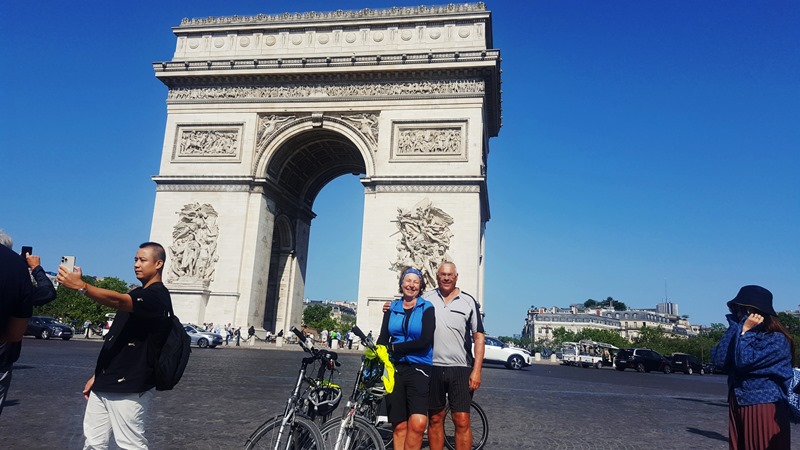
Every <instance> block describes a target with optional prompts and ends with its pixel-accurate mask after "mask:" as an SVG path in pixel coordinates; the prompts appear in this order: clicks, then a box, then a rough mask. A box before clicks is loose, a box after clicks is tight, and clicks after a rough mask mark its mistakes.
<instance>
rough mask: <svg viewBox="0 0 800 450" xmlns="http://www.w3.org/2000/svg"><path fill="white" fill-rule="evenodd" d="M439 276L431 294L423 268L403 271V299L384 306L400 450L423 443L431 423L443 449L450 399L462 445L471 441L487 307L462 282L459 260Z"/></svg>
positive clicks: (433, 438) (431, 435) (390, 399)
mask: <svg viewBox="0 0 800 450" xmlns="http://www.w3.org/2000/svg"><path fill="white" fill-rule="evenodd" d="M436 280H437V283H438V285H439V286H438V287H437V288H436V289H433V290H430V291H428V292H425V280H424V278H423V276H422V273H420V271H419V270H417V269H413V268H410V269H407V270H405V271H404V272H403V273H402V275H401V276H400V293H401V294H402V295H403V296H402V298H400V299H398V300H395V301H393V302H387V303H386V304H385V305H384V316H383V324H382V325H381V333H380V336H379V338H378V342H377V343H378V344H383V345H386V346H387V348H388V349H389V352H390V354H391V355H392V359H393V360H394V362H395V368H396V370H397V372H396V373H395V388H394V391H393V392H392V393H391V394H390V395H388V396H387V406H388V417H389V421H390V422H391V423H392V426H393V429H394V449H395V450H416V449H419V448H421V447H422V435H423V433H424V432H425V428H426V426H427V427H428V441H429V444H430V448H431V450H440V449H442V448H443V447H444V417H445V408H446V406H447V403H448V402H449V404H450V408H451V412H452V417H453V423H454V425H455V428H456V448H457V449H458V450H467V449H470V448H471V447H472V429H471V428H470V417H469V411H470V403H471V401H472V392H474V391H475V390H476V389H478V388H479V387H480V385H481V366H482V365H483V354H484V330H483V320H482V319H481V314H480V306H479V305H478V303H477V302H476V301H475V298H474V297H472V296H471V295H469V294H467V293H466V292H462V291H461V289H459V288H458V287H456V282H457V281H458V272H457V270H456V266H455V264H453V263H452V262H443V263H442V264H440V265H439V270H438V271H437V273H436ZM473 342H474V344H475V356H474V358H473V355H472V344H473ZM428 417H430V425H429V426H428Z"/></svg>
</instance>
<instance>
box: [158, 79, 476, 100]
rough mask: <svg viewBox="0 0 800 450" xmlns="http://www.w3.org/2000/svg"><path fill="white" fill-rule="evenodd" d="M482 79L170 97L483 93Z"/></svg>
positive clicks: (190, 91) (174, 94)
mask: <svg viewBox="0 0 800 450" xmlns="http://www.w3.org/2000/svg"><path fill="white" fill-rule="evenodd" d="M484 89H485V86H484V82H483V81H482V80H475V79H468V80H466V79H465V80H440V81H428V80H421V81H400V82H382V83H381V82H378V83H345V84H341V83H340V84H321V83H320V84H275V85H264V86H214V87H176V88H172V89H170V90H169V94H167V99H168V100H224V99H247V98H254V99H262V98H313V97H374V96H406V95H437V94H481V95H482V94H483V93H484Z"/></svg>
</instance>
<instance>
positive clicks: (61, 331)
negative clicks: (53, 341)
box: [25, 316, 75, 341]
mask: <svg viewBox="0 0 800 450" xmlns="http://www.w3.org/2000/svg"><path fill="white" fill-rule="evenodd" d="M74 334H75V333H74V332H73V331H72V327H70V326H69V325H66V324H63V323H61V322H59V321H58V320H57V319H55V318H53V317H45V316H33V317H31V320H29V321H28V327H27V328H26V329H25V336H36V339H50V337H51V336H52V337H60V338H61V339H63V340H65V341H68V340H70V338H71V337H72V336H73V335H74Z"/></svg>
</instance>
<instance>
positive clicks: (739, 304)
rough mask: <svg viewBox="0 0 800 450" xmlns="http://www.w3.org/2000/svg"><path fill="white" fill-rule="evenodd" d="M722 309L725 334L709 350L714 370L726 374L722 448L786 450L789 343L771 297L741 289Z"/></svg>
mask: <svg viewBox="0 0 800 450" xmlns="http://www.w3.org/2000/svg"><path fill="white" fill-rule="evenodd" d="M728 308H729V309H730V311H731V313H730V314H728V315H727V316H726V317H727V319H728V331H727V332H725V335H724V336H723V337H722V340H721V341H720V343H719V344H717V346H716V347H714V348H713V349H712V350H711V357H712V359H713V362H714V365H716V366H719V367H722V368H723V370H724V371H725V373H727V374H728V405H729V406H728V410H729V418H730V421H729V424H728V438H729V440H728V443H729V445H728V447H729V448H730V449H732V450H757V449H772V450H778V449H787V450H788V449H789V448H790V447H791V429H790V426H789V418H790V417H789V416H790V412H789V409H788V405H787V404H786V394H787V389H788V383H789V381H790V380H791V378H792V362H793V361H792V359H793V355H794V340H793V339H792V337H791V336H790V335H789V333H788V332H787V331H786V329H785V328H784V327H783V325H782V324H781V323H780V321H779V320H778V317H777V314H775V310H774V309H773V308H772V293H771V292H770V291H768V290H767V289H765V288H763V287H761V286H752V285H751V286H744V287H743V288H741V289H740V290H739V293H738V294H737V295H736V297H735V298H734V299H733V300H731V301H729V302H728Z"/></svg>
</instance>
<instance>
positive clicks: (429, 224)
mask: <svg viewBox="0 0 800 450" xmlns="http://www.w3.org/2000/svg"><path fill="white" fill-rule="evenodd" d="M452 224H453V218H452V217H450V215H449V214H447V213H446V212H444V211H442V210H441V209H439V208H437V207H435V206H433V204H432V203H431V201H430V200H429V199H427V198H425V199H423V200H421V201H420V202H419V203H417V204H416V205H414V206H413V207H411V208H409V209H403V208H397V228H398V230H399V233H400V238H399V239H398V241H397V259H395V261H394V262H393V263H392V264H391V266H390V269H391V270H395V271H398V272H399V271H401V270H403V269H404V268H406V267H409V266H410V267H415V268H417V269H419V270H420V271H421V272H422V275H423V276H424V277H425V283H426V284H428V286H436V271H437V270H438V269H439V264H441V263H442V261H450V260H451V258H450V255H449V254H448V250H449V249H450V238H452V237H453V233H451V232H450V225H452Z"/></svg>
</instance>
